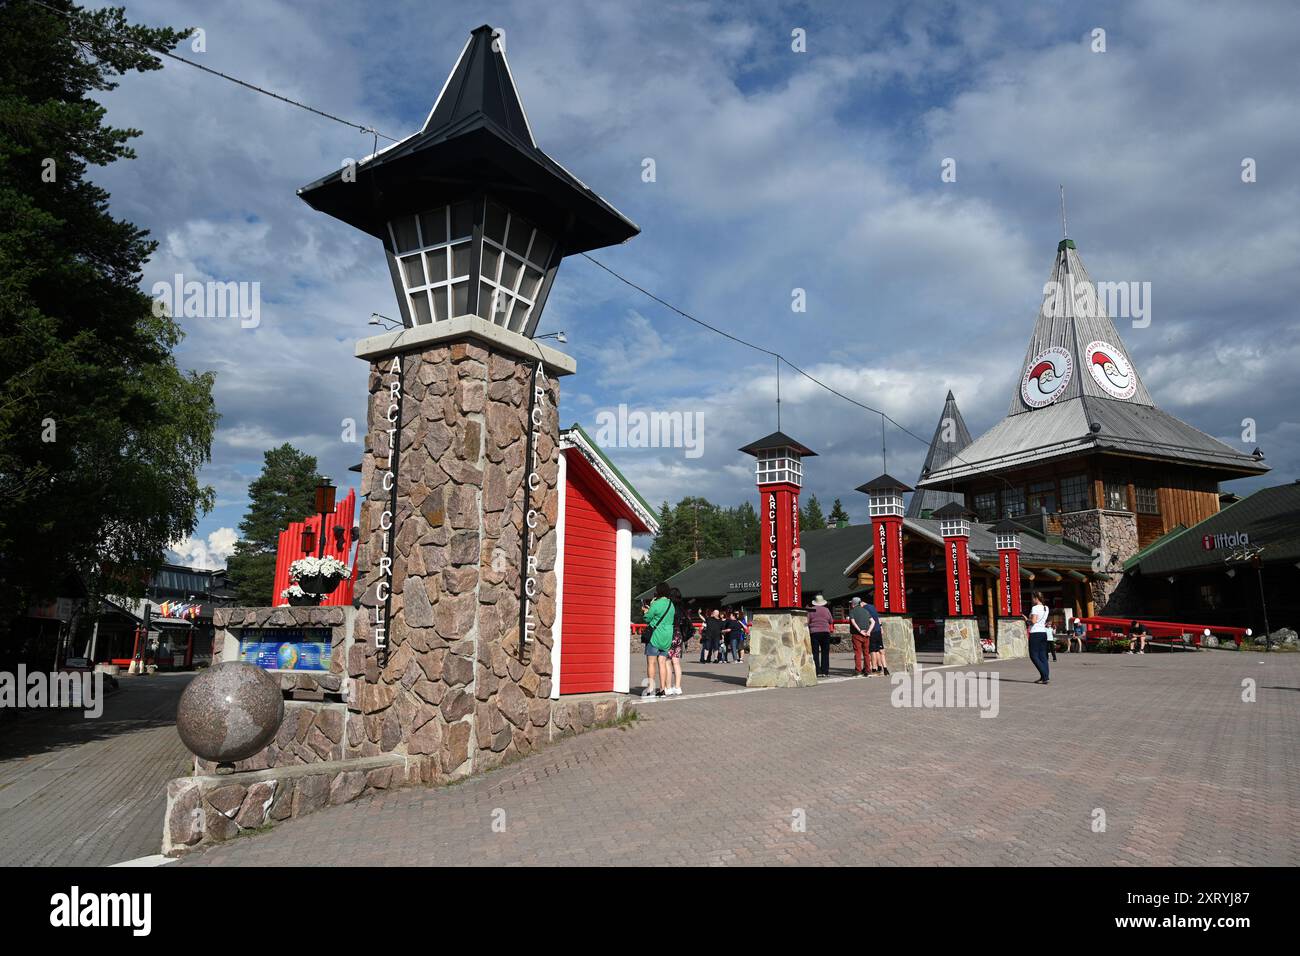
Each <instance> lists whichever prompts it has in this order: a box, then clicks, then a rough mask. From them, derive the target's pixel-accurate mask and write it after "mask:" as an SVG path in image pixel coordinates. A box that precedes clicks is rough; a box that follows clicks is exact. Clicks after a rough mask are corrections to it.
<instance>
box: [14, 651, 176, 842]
mask: <svg viewBox="0 0 1300 956" xmlns="http://www.w3.org/2000/svg"><path fill="white" fill-rule="evenodd" d="M193 676H194V675H193V674H154V675H152V676H149V677H123V678H121V679H120V689H119V690H118V691H116V692H115V693H112V694H109V695H108V696H107V697H106V698H105V700H104V713H103V714H102V715H101V716H100V717H99V718H97V719H86V718H84V717H82V716H81V715H80V713H75V714H73V713H63V712H48V713H41V714H32V715H23V716H21V717H19V718H17V719H14V720H7V721H6V722H5V723H3V724H0V865H2V866H104V865H109V864H113V863H121V862H124V861H126V860H131V859H136V858H138V857H142V856H148V855H150V854H154V853H158V852H160V851H161V849H162V817H163V808H164V805H165V802H166V785H167V781H168V780H170V779H171V778H172V777H177V776H181V775H182V774H185V773H188V772H189V771H190V769H191V766H192V765H191V762H190V761H191V759H192V758H191V757H190V755H189V751H187V750H186V749H185V745H184V744H182V743H181V739H180V737H179V736H178V735H177V733H176V705H177V703H178V702H179V700H180V695H181V691H183V690H184V689H185V685H186V684H188V683H189V681H190V680H191V678H192V677H193Z"/></svg>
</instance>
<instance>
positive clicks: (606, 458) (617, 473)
mask: <svg viewBox="0 0 1300 956" xmlns="http://www.w3.org/2000/svg"><path fill="white" fill-rule="evenodd" d="M565 431H576V432H577V433H578V434H579V435H581V436H582V437H583V439H584V440H585V441H586V442H587V444H588V445H590V446H591V450H592V451H594V452H595V453H596V454H597V455H599V456H600V460H601V461H603V462H604V463H605V464H606V465H607V466H608V467H609V470H610V471H612V472H613V473H614V474H615V476H616V477H617V478H618V480H619V481H621V482H623V487H625V488H627V490H628V491H630V492H632V497H634V498H635V499H636V500H637V501H638V502H640V504H641V507H642V508H644V509H645V510H646V513H647V514H649V515H651V516H654V514H655V510H654V508H651V507H650V502H648V501H646V500H645V499H644V498H642V497H641V492H639V491H637V490H636V486H635V485H633V484H632V482H630V481H628V480H627V476H626V475H625V474H623V472H621V471H619V470H618V465H616V464H614V463H613V462H612V461H610V460H609V456H608V455H606V454H605V450H604V449H603V448H601V447H600V446H599V445H597V444H596V442H595V440H594V439H593V438H592V437H591V436H590V435H588V434H587V430H586V429H585V428H583V427H582V426H581V425H579V424H578V423H577V422H574V423H573V424H572V425H570V426H569V427H568V428H567V429H565ZM683 570H684V569H683ZM679 573H680V572H679Z"/></svg>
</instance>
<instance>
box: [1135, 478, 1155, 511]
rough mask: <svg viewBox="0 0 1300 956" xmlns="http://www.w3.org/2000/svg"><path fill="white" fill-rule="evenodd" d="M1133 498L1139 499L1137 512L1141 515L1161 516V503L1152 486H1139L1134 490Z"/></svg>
mask: <svg viewBox="0 0 1300 956" xmlns="http://www.w3.org/2000/svg"><path fill="white" fill-rule="evenodd" d="M1133 497H1135V498H1136V499H1137V510H1138V513H1139V514H1144V515H1158V514H1160V502H1159V500H1158V499H1157V497H1156V490H1155V489H1154V488H1152V487H1151V486H1150V485H1137V486H1136V487H1135V488H1134V489H1133Z"/></svg>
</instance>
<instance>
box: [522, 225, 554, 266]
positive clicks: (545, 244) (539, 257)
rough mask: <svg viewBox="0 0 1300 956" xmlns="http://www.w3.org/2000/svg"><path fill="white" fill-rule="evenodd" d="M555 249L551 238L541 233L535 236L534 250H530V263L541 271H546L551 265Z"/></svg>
mask: <svg viewBox="0 0 1300 956" xmlns="http://www.w3.org/2000/svg"><path fill="white" fill-rule="evenodd" d="M553 248H555V243H554V242H552V241H551V237H550V236H548V235H546V234H544V233H542V232H540V231H539V232H538V233H537V234H536V235H535V236H533V245H532V248H531V249H529V250H528V261H529V262H531V263H533V264H534V265H536V266H537V267H538V268H540V269H545V268H546V267H547V265H548V264H549V263H550V258H551V250H552V249H553Z"/></svg>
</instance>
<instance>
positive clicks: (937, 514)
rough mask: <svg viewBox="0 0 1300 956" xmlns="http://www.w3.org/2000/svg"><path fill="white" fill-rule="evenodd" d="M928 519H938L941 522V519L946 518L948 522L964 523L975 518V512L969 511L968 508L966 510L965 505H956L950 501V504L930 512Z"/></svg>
mask: <svg viewBox="0 0 1300 956" xmlns="http://www.w3.org/2000/svg"><path fill="white" fill-rule="evenodd" d="M930 517H931V518H938V519H940V520H943V519H945V518H946V519H948V520H950V521H952V520H962V521H965V520H968V519H970V518H973V517H975V512H973V511H971V510H970V509H969V508H967V507H966V506H965V505H962V504H958V503H957V502H955V501H950V502H948V503H947V504H946V505H944V506H943V507H942V508H938V509H936V510H935V511H933V512H931V513H930Z"/></svg>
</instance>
